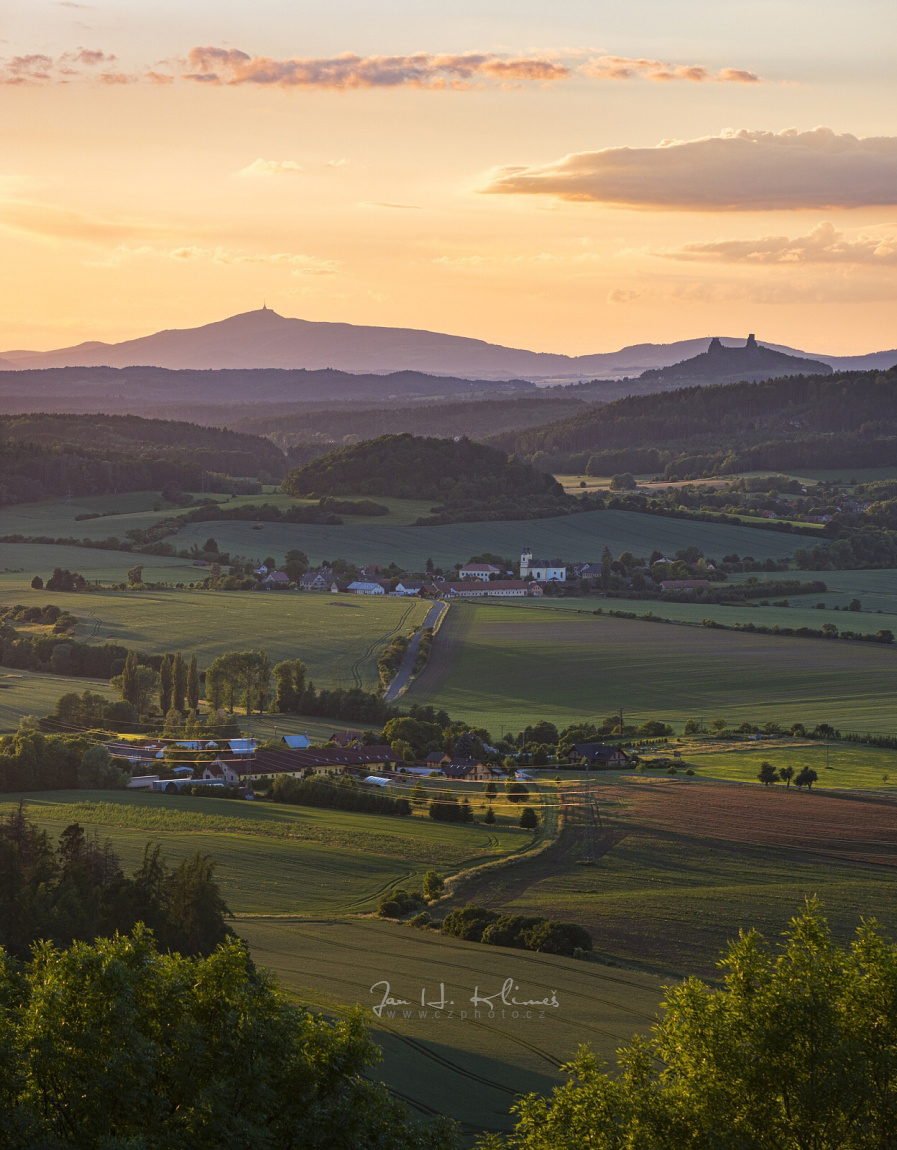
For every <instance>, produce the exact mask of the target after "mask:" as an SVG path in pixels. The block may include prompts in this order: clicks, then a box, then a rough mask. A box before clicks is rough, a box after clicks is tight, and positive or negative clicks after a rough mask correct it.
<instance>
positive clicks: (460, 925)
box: [442, 903, 499, 942]
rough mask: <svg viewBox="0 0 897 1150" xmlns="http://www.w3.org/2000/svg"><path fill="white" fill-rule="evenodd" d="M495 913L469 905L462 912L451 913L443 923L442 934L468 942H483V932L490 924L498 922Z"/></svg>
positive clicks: (454, 911)
mask: <svg viewBox="0 0 897 1150" xmlns="http://www.w3.org/2000/svg"><path fill="white" fill-rule="evenodd" d="M498 917H499V916H498V915H497V914H496V913H495V911H492V910H486V909H485V907H482V906H474V905H473V904H472V903H468V904H467V906H465V907H463V908H462V909H461V910H453V911H450V912H449V913H448V914H447V915H446V916H445V918H444V919H443V921H442V933H443V934H450V935H452V936H453V937H455V938H463V939H466V940H467V941H468V942H481V941H482V939H483V931H484V930H485V929H486V927H487V926H489V924H490V923H493V922H495V921H497V919H498Z"/></svg>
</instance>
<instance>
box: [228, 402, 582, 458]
mask: <svg viewBox="0 0 897 1150" xmlns="http://www.w3.org/2000/svg"><path fill="white" fill-rule="evenodd" d="M565 391H566V389H560V388H558V389H555V388H553V389H551V394H549V395H545V394H543V395H538V396H532V397H531V396H528V395H526V396H521V397H519V398H513V397H511V396H508V397H506V398H504V399H482V400H467V401H464V402H460V403H433V404H416V405H414V406H409V407H395V406H392V407H373V408H372V407H362V408H358V407H349V408H345V407H343V408H336V409H334V408H331V409H329V410H324V411H305V412H303V411H295V410H294V411H292V412H291V413H289V414H276V415H275V414H269V415H255V416H251V417H249V418H242V419H240V420H237V421H233V422H231V421H229V422H228V426H230V427H233V428H234V429H236V430H240V431H246V432H251V433H252V434H254V435H265V436H267V437H268V438H269V439H271V440H272V441H273V442H274V443H276V444H277V445H278V446H279V447H282V448H283V449H284V450H288V449H289V448H291V447H295V446H298V445H302V446H304V447H316V446H317V447H321V446H323V445H326V444H332V445H337V444H339V445H342V443H343V440H344V439H345V437H346V436H350V435H351V436H355V437H357V438H358V439H371V438H374V437H376V436H378V435H388V434H403V433H406V432H407V433H409V434H411V435H429V436H431V437H434V436H435V437H436V438H439V439H442V438H446V437H452V438H454V436H456V435H466V436H468V437H469V438H470V439H476V440H482V439H485V438H486V437H487V436H489V435H494V434H496V433H497V432H502V431H518V430H521V429H522V428H525V427H535V426H538V425H540V424H544V423H547V422H548V421H549V420H554V419H561V418H565V417H568V416H571V415H573V414H575V413H577V412H580V411H584V410H585V403H584V402H583V401H582V400H581V399H569V398H567V397H566V394H565ZM297 461H298V460H297Z"/></svg>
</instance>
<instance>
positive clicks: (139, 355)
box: [0, 307, 897, 383]
mask: <svg viewBox="0 0 897 1150" xmlns="http://www.w3.org/2000/svg"><path fill="white" fill-rule="evenodd" d="M708 338H709V336H708V337H704V338H703V339H687V340H680V341H678V342H676V343H669V344H653V343H643V344H633V345H632V346H630V347H624V348H622V349H621V350H620V351H616V352H602V353H597V354H593V355H580V356H568V355H555V354H551V353H548V352H535V351H527V350H525V349H522V348H510V347H502V346H500V345H498V344H492V343H487V342H485V340H481V339H468V338H466V337H465V336H457V335H445V334H441V333H439V332H432V331H421V330H417V329H414V328H395V327H365V326H360V325H356V324H349V323H323V322H314V321H311V320H304V319H290V318H287V317H285V316H282V315H278V314H277V312H275V311H272V310H271V309H270V308H266V307H264V308H261V309H260V310H258V311H249V312H244V313H242V314H240V315H234V316H230V317H229V318H228V319H223V320H218V321H217V322H215V323H208V324H204V325H203V326H202V327H195V328H183V329H175V330H170V331H160V332H156V333H155V334H153V335H146V336H141V337H140V338H138V339H130V340H125V341H124V342H123V343H100V342H96V341H92V342H89V343H81V344H78V345H77V346H75V347H66V348H60V349H58V350H56V351H43V352H35V351H11V352H0V356H2V358H4V359H6V360H8V361H10V362H11V364H12V365H13V366H15V367H19V368H38V367H41V368H47V367H100V366H106V367H134V366H149V367H167V368H174V369H183V368H192V369H200V370H202V369H209V368H262V367H268V368H290V369H296V368H305V369H308V370H319V369H321V368H328V367H329V368H336V369H338V370H340V371H347V372H370V373H375V374H380V373H386V372H396V371H419V372H425V373H429V374H436V375H449V376H462V377H468V378H478V379H513V378H524V379H532V380H539V381H541V382H543V383H569V382H572V381H576V380H583V379H594V378H603V379H615V378H620V377H624V376H626V377H632V376H637V375H639V374H641V373H642V372H644V371H646V370H650V369H652V368H657V367H668V366H669V365H671V364H674V363H677V362H679V361H680V360H683V359H685V358H687V357H688V356H693V355H695V354H697V353H698V352H701V351H703V350H704V347H705V346H706V342H707V339H708ZM720 343H721V344H722V345H723V346H735V345H736V344H738V343H739V341H738V340H736V339H733V338H731V337H721V338H720ZM768 346H770V347H771V348H772V349H773V350H775V351H781V352H784V353H785V354H788V355H803V354H805V353H803V352H800V351H797V350H796V349H794V348H790V347H784V346H781V345H778V344H770V345H768ZM879 357H881V358H879ZM815 358H817V359H820V360H822V361H823V362H825V363H828V364H830V365H831V366H833V367H838V368H841V369H842V370H849V369H851V368H856V369H865V368H873V367H889V366H890V365H891V364H892V363H893V362H894V361H895V359H897V352H874V353H872V354H871V355H869V356H856V357H847V356H841V357H829V356H816V357H815ZM836 360H837V362H836ZM873 361H874V362H873Z"/></svg>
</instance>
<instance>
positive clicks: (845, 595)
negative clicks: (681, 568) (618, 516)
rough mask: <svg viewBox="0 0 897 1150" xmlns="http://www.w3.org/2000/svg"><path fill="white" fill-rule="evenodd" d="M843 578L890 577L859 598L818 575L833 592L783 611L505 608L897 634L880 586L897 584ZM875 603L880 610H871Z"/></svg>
mask: <svg viewBox="0 0 897 1150" xmlns="http://www.w3.org/2000/svg"><path fill="white" fill-rule="evenodd" d="M803 574H804V575H805V577H806V578H807V579H810V578H816V577H817V573H814V572H804V573H803ZM845 574H857V575H859V576H860V577H861V579H860V580H858V581H857V582H858V583H859V582H863V583H865V584H866V585H867V586H869V585H871V586H875V582H874V581H873V580H869V581H865V580H862V576H864V575H874V576H879V575H880V576H892V578H891V579H889V580H888V579H882V580H881V590H879V591H870V592H869V593H866V594H863V593H862V592H850V591H847V590H835V589H834V584H833V583H832V582H831V581H830V580H829V579H828V578H827V576H828V575H829V572H828V571H825V572H819V573H818V578H820V579H822V580H823V582H825V583H826V585H827V586H830V587H832V590H830V591H828V592H824V593H821V594H813V595H792V596H791V597H790V599H789V604H790V605H789V606H788V607H771V606H765V607H764V606H761V603H760V601H759V600H757V599H752V600H749V601H748V602H747V603H743V604H739V605H738V606H724V605H721V604H718V603H670V602H665V601H663V600H658V599H604V598H601V597H600V596H583V597H582V598H579V597H576V598H569V599H554V598H552V597H550V596H545V597H544V598H542V599H520V600H516V601H512V602H509V603H507V604H506V605H507V606H508V607H509V608H513V609H514V610H518V611H563V612H572V613H573V614H577V613H581V614H583V615H590V614H593V613H594V611H595V610H596V609H597V608H601V610H602V611H632V612H634V613H635V614H636V615H645V614H649V613H650V614H652V615H655V616H656V617H657V618H658V619H672V620H673V621H674V622H679V623H693V624H700V623H702V622H703V621H704V620H705V619H712V620H714V621H715V622H717V623H721V624H722V625H723V626H726V627H734V626H735V625H736V624H738V623H753V624H754V625H755V626H758V627H759V626H762V627H813V628H815V629H816V630H819V628H821V627H822V626H823V625H824V624H825V623H832V624H834V626H835V627H837V628H838V629H839V630H845V631H857V632H859V633H860V634H863V635H874V634H875V633H876V632H877V631H880V630H882V629H888V630H891V631H893V632H894V634H895V635H897V586H895V587H894V590H893V591H889V590H888V589H886V587H885V584H886V583H887V582H890V583H892V584H895V583H897V579H894V578H893V574H894V573H893V572H889V571H859V572H845ZM854 586H856V584H854ZM858 594H863V598H862V599H861V600H860V601H861V603H862V604H863V610H861V611H850V612H848V611H847V604H848V603H849V602H850V600H851V599H853V598H855V597H856V596H857V595H858ZM816 603H825V604H826V610H825V611H821V610H819V609H817V608H816V606H815V604H816ZM879 603H880V604H883V606H881V607H878V606H876V605H877V604H879ZM867 604H868V606H867ZM502 606H505V604H502ZM835 606H837V607H838V612H837V613H835V612H834V610H833V608H834V607H835ZM842 612H843V614H842Z"/></svg>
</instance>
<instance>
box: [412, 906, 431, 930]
mask: <svg viewBox="0 0 897 1150" xmlns="http://www.w3.org/2000/svg"><path fill="white" fill-rule="evenodd" d="M432 921H433V920H432V919H431V918H430V915H429V912H428V911H425V910H422V911H421V912H420V914H416V915H415V916H414V918H410V919H409V920H408V925H409V926H416V927H417V929H418V930H426V929H427V928H428V927H429V926H430V924H431V923H432Z"/></svg>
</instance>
